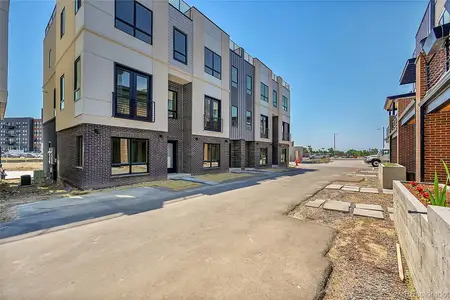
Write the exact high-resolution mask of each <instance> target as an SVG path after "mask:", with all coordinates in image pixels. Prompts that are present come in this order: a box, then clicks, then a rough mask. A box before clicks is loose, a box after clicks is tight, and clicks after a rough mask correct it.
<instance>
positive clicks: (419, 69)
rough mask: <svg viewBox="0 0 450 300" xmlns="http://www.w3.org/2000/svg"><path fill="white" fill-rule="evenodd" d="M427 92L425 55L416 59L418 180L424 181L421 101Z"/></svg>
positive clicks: (420, 55)
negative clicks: (422, 173) (422, 174)
mask: <svg viewBox="0 0 450 300" xmlns="http://www.w3.org/2000/svg"><path fill="white" fill-rule="evenodd" d="M426 92H427V75H426V58H425V55H424V54H423V53H421V54H419V56H418V57H417V59H416V180H417V181H422V176H421V170H422V162H421V143H422V132H421V128H422V124H421V117H422V116H421V112H420V106H419V103H420V100H422V99H423V97H424V96H425V94H426Z"/></svg>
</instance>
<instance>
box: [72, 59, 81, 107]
mask: <svg viewBox="0 0 450 300" xmlns="http://www.w3.org/2000/svg"><path fill="white" fill-rule="evenodd" d="M73 69H74V74H73V91H74V92H73V94H74V100H75V101H77V100H79V99H80V97H81V57H78V58H77V59H76V60H75V63H74V68H73Z"/></svg>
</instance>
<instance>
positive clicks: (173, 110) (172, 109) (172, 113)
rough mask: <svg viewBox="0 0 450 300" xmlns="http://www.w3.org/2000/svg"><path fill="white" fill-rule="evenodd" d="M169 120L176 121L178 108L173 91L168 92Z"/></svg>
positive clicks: (176, 98) (175, 93)
mask: <svg viewBox="0 0 450 300" xmlns="http://www.w3.org/2000/svg"><path fill="white" fill-rule="evenodd" d="M168 99H169V102H168V107H169V118H171V119H176V118H177V106H178V93H177V92H175V91H171V90H169V97H168Z"/></svg>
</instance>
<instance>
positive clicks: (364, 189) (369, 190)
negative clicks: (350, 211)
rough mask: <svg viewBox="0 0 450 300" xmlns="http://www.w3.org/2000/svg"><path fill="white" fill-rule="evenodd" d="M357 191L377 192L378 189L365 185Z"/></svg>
mask: <svg viewBox="0 0 450 300" xmlns="http://www.w3.org/2000/svg"><path fill="white" fill-rule="evenodd" d="M359 191H360V192H361V193H372V194H378V189H377V188H365V187H362V188H361V189H360V190H359Z"/></svg>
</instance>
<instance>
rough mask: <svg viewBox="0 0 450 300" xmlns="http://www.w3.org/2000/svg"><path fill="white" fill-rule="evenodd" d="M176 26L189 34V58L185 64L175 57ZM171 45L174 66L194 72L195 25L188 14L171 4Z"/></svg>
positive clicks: (170, 59)
mask: <svg viewBox="0 0 450 300" xmlns="http://www.w3.org/2000/svg"><path fill="white" fill-rule="evenodd" d="M174 27H176V28H177V29H178V30H180V31H182V32H183V33H185V34H186V35H187V44H188V45H187V59H188V64H187V65H185V64H183V63H180V62H179V61H176V60H174V59H173V28H174ZM168 30H169V39H168V40H169V45H168V51H169V53H168V58H169V63H170V64H171V65H172V66H175V67H177V68H179V69H182V70H184V71H185V72H188V73H190V74H192V70H193V68H192V63H193V54H192V51H193V50H192V49H193V48H192V45H193V25H192V20H191V19H189V18H188V17H187V16H185V15H183V14H182V13H181V12H179V11H178V10H177V9H176V8H174V7H172V6H171V5H169V29H168Z"/></svg>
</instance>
